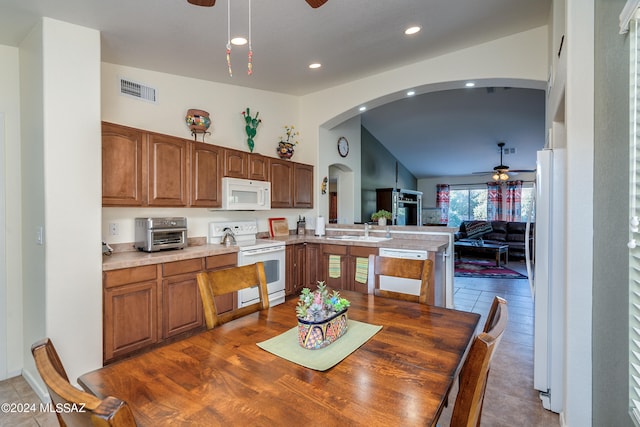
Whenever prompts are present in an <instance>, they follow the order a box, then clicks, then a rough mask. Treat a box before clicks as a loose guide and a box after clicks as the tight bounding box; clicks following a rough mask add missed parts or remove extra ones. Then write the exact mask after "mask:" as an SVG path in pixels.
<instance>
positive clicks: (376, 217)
mask: <svg viewBox="0 0 640 427" xmlns="http://www.w3.org/2000/svg"><path fill="white" fill-rule="evenodd" d="M389 219H391V212H389V211H385V210H384V209H380V210H379V211H378V212H374V213H372V214H371V220H372V221H378V225H387V220H389Z"/></svg>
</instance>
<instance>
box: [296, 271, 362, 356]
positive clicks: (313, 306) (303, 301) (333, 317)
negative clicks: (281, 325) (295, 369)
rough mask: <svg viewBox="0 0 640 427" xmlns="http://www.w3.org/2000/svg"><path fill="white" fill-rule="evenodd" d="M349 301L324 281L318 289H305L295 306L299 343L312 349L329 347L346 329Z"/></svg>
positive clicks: (319, 284)
mask: <svg viewBox="0 0 640 427" xmlns="http://www.w3.org/2000/svg"><path fill="white" fill-rule="evenodd" d="M349 304H350V303H349V301H348V300H347V299H345V298H342V297H341V296H340V293H339V292H338V291H336V290H334V291H333V292H329V289H328V288H327V286H326V285H325V283H324V282H318V286H317V289H316V290H315V291H313V292H312V291H311V290H310V289H309V288H304V289H303V290H302V292H301V294H300V300H299V301H298V305H297V306H296V316H297V317H298V342H299V343H300V345H301V346H302V347H304V348H306V349H309V350H316V349H319V348H323V347H326V346H328V345H329V344H331V343H333V342H334V341H336V340H337V339H338V338H340V337H341V336H342V335H344V334H345V332H347V324H348V320H349V319H348V317H347V310H348V308H349Z"/></svg>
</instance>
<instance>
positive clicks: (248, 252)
mask: <svg viewBox="0 0 640 427" xmlns="http://www.w3.org/2000/svg"><path fill="white" fill-rule="evenodd" d="M282 251H284V246H275V247H272V248H260V249H249V250H246V251H242V255H244V256H251V255H262V254H270V253H273V252H282Z"/></svg>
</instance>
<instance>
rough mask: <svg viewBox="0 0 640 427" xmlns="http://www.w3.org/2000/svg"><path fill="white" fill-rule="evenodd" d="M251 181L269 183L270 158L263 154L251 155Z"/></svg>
mask: <svg viewBox="0 0 640 427" xmlns="http://www.w3.org/2000/svg"><path fill="white" fill-rule="evenodd" d="M249 179H255V180H258V181H269V158H268V157H265V156H263V155H261V154H254V153H250V154H249Z"/></svg>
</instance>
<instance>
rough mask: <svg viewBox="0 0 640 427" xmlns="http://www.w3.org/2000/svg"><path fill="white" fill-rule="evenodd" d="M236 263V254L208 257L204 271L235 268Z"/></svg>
mask: <svg viewBox="0 0 640 427" xmlns="http://www.w3.org/2000/svg"><path fill="white" fill-rule="evenodd" d="M237 263H238V253H237V252H231V253H228V254H223V255H213V256H208V257H207V258H206V259H205V269H206V270H213V269H216V268H224V267H235V266H236V264H237Z"/></svg>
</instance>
